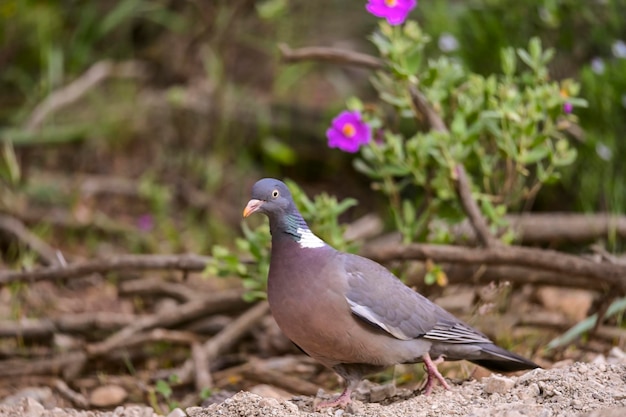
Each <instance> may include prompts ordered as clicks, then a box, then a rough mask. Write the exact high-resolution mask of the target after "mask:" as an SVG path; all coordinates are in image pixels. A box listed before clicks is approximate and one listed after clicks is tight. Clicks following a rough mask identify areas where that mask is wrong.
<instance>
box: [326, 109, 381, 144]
mask: <svg viewBox="0 0 626 417" xmlns="http://www.w3.org/2000/svg"><path fill="white" fill-rule="evenodd" d="M326 137H327V138H328V146H329V147H330V148H339V149H341V150H342V151H344V152H350V153H354V152H356V151H358V150H359V148H360V147H361V145H364V144H366V143H367V142H369V141H370V139H371V138H372V130H371V129H370V127H369V126H368V125H367V123H365V122H364V121H363V119H362V118H361V113H359V112H357V111H343V112H341V113H339V115H338V116H337V117H335V118H334V119H333V121H332V123H331V125H330V127H329V128H328V130H327V131H326Z"/></svg>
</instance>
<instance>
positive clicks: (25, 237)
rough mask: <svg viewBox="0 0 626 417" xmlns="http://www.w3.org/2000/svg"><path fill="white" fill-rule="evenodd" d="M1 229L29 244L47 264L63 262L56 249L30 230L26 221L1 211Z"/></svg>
mask: <svg viewBox="0 0 626 417" xmlns="http://www.w3.org/2000/svg"><path fill="white" fill-rule="evenodd" d="M0 229H1V230H4V231H6V232H8V233H10V234H11V235H13V236H14V237H15V238H16V239H17V240H19V241H20V242H22V243H24V244H25V245H26V246H28V247H29V248H30V249H31V250H32V251H33V252H35V253H36V254H37V255H38V256H39V257H40V258H41V259H42V260H43V262H44V263H45V264H46V265H60V264H61V262H60V261H59V258H58V255H57V251H56V249H54V248H53V247H51V246H50V245H48V244H47V243H46V242H44V241H43V240H41V239H40V238H39V237H38V236H37V235H35V234H34V233H32V232H31V231H30V230H28V228H27V227H26V226H24V223H22V222H21V221H20V220H18V219H16V218H15V217H13V216H9V215H7V214H2V213H0Z"/></svg>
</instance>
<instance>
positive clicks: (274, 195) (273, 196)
mask: <svg viewBox="0 0 626 417" xmlns="http://www.w3.org/2000/svg"><path fill="white" fill-rule="evenodd" d="M279 194H280V193H279V192H278V190H274V191H272V198H276V197H278V195H279Z"/></svg>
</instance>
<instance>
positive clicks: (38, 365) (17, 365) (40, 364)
mask: <svg viewBox="0 0 626 417" xmlns="http://www.w3.org/2000/svg"><path fill="white" fill-rule="evenodd" d="M86 361H87V355H85V353H84V352H69V353H61V354H59V355H57V356H54V357H51V358H42V359H32V358H31V359H9V360H6V361H0V377H4V378H7V377H15V376H23V375H61V374H63V375H64V378H66V379H67V377H68V376H69V377H74V376H75V374H76V369H82V366H83V364H84V363H85V362H86Z"/></svg>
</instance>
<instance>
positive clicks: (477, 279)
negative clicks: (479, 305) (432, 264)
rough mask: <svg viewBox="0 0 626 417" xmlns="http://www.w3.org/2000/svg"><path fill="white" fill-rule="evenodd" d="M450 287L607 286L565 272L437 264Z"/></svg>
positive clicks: (514, 267) (602, 287)
mask: <svg viewBox="0 0 626 417" xmlns="http://www.w3.org/2000/svg"><path fill="white" fill-rule="evenodd" d="M441 267H442V268H443V270H444V272H445V273H446V276H447V277H448V280H449V282H450V283H451V284H468V283H472V284H489V283H490V282H494V281H495V282H502V281H507V282H510V283H511V284H516V285H524V284H533V285H553V286H558V287H564V288H581V289H587V290H595V291H598V290H603V289H606V288H609V287H610V285H609V284H604V285H603V284H602V283H599V282H598V280H597V279H594V278H589V277H585V276H576V275H572V274H570V273H567V272H551V271H544V270H538V269H534V268H528V267H523V266H511V265H489V266H485V265H480V264H475V265H461V264H458V263H456V264H455V263H443V264H441Z"/></svg>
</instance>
